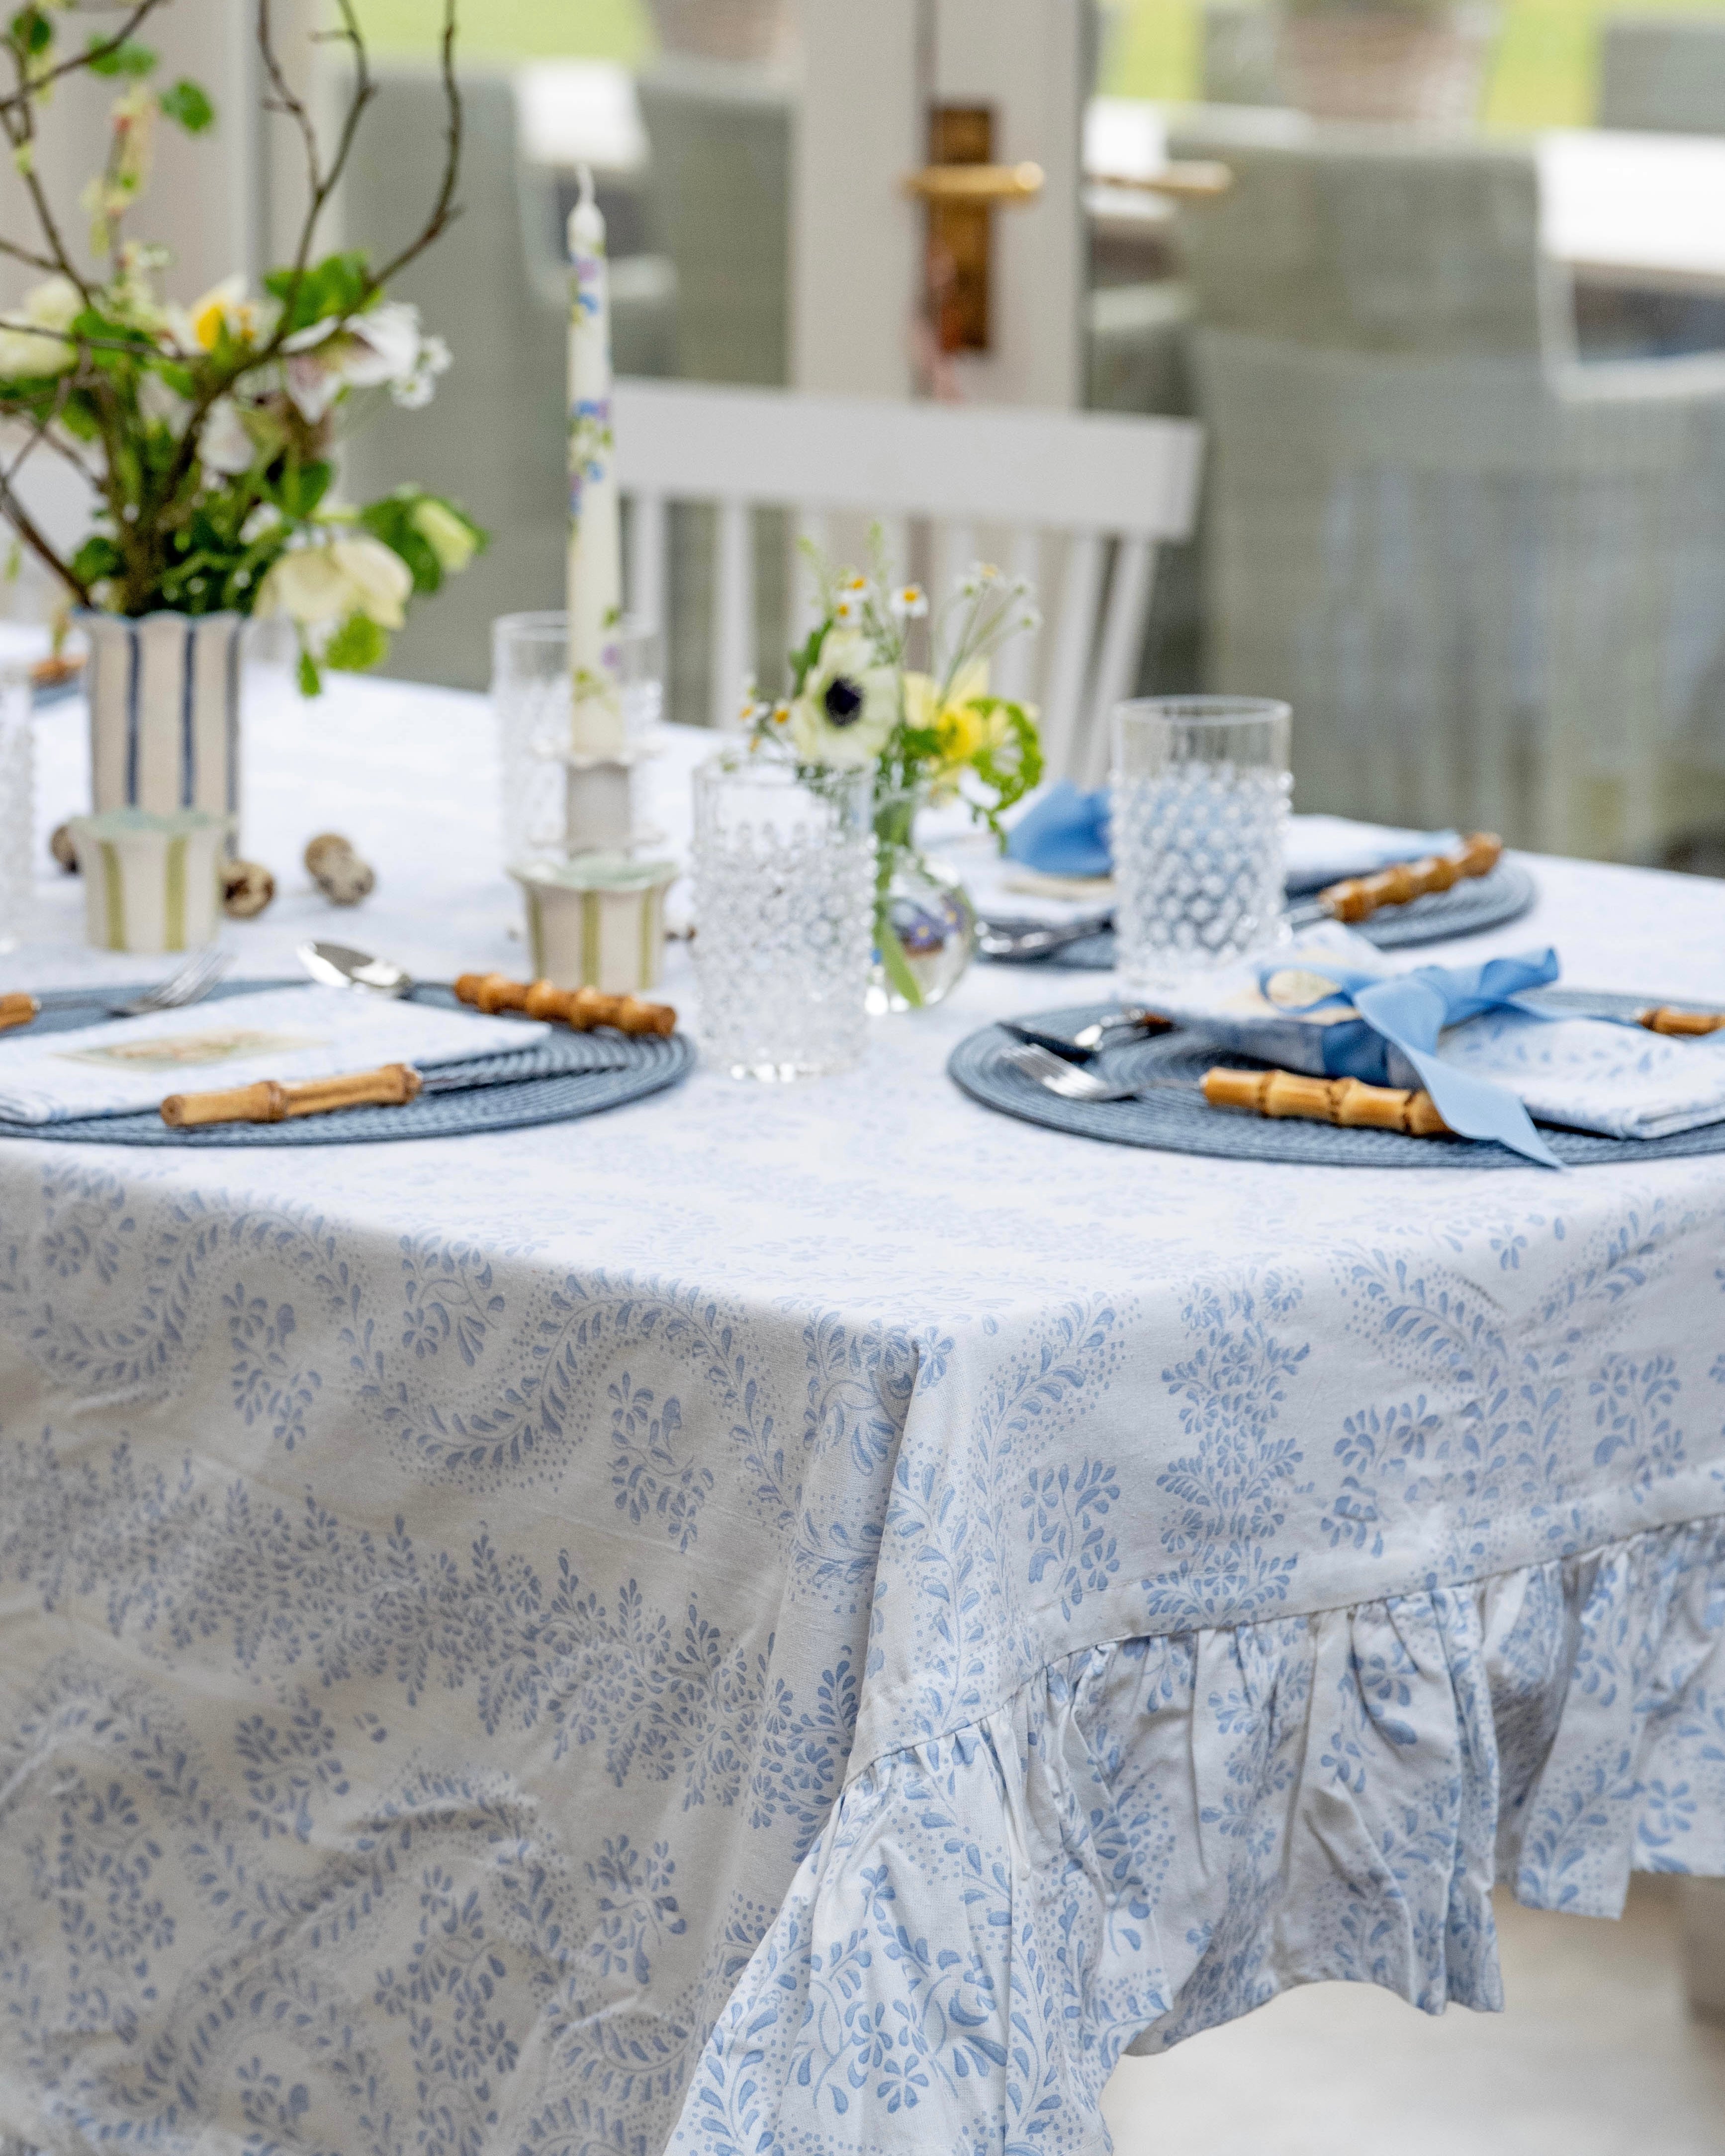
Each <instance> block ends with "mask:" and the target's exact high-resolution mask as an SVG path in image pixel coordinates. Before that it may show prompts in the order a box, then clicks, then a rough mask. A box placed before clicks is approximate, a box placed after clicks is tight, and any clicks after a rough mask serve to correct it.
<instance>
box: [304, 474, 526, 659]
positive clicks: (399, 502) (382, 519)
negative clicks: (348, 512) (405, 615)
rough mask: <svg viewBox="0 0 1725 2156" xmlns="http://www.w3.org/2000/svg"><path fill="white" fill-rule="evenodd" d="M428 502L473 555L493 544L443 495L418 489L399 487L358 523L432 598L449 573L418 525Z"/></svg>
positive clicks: (421, 593) (424, 595)
mask: <svg viewBox="0 0 1725 2156" xmlns="http://www.w3.org/2000/svg"><path fill="white" fill-rule="evenodd" d="M426 501H435V503H436V504H437V505H438V506H439V507H440V508H441V509H446V510H447V511H449V513H450V515H451V516H453V517H455V518H456V521H458V522H459V523H461V525H462V526H464V527H465V528H466V531H467V532H468V534H469V535H470V536H471V539H472V541H473V546H474V551H475V552H476V553H483V552H484V551H485V549H486V547H487V545H488V544H489V543H490V534H489V533H488V532H487V531H485V530H484V529H483V528H482V527H481V526H479V525H477V524H476V523H475V522H474V521H473V519H472V518H471V516H468V514H467V512H466V511H465V510H464V509H461V508H460V507H459V506H457V505H456V503H455V502H453V501H446V500H445V499H444V497H443V496H442V495H438V494H426V493H425V492H423V491H422V490H420V488H419V487H416V486H401V487H398V488H397V489H396V490H395V491H394V494H389V495H384V499H383V500H381V501H374V502H373V503H372V504H371V506H369V507H368V508H366V509H362V510H361V511H360V512H359V521H360V523H361V524H362V525H363V526H364V527H365V529H366V530H367V531H369V532H370V533H371V535H372V536H373V538H374V539H381V540H382V541H383V542H384V545H385V546H386V547H389V548H391V549H392V550H393V551H394V552H395V553H398V554H399V555H400V557H401V558H402V560H403V561H404V562H406V564H407V566H408V568H409V571H410V572H412V575H413V580H414V590H415V593H416V594H417V595H419V596H420V598H430V595H431V593H433V592H435V591H436V590H438V589H439V588H440V587H441V585H442V583H443V580H444V577H445V574H446V572H445V569H444V566H443V564H442V562H440V561H439V560H438V558H437V553H436V550H435V547H433V546H432V545H431V542H430V540H428V539H427V538H426V536H425V534H424V532H423V531H420V528H419V526H418V525H417V523H416V522H415V513H416V511H418V509H419V507H420V504H421V503H422V502H426ZM332 664H333V661H332Z"/></svg>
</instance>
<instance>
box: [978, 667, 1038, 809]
mask: <svg viewBox="0 0 1725 2156" xmlns="http://www.w3.org/2000/svg"><path fill="white" fill-rule="evenodd" d="M971 709H972V710H973V711H981V712H982V713H984V714H985V715H986V716H989V717H993V716H996V714H997V715H998V716H1000V717H1002V718H1003V719H1004V720H1005V721H1006V722H1007V728H1008V730H1009V736H1010V738H1009V740H1008V741H1007V743H1006V745H1005V746H1004V747H983V748H981V749H979V750H978V751H977V752H976V756H975V757H974V758H973V759H972V767H973V768H974V770H975V771H976V776H977V777H978V778H980V779H981V781H982V783H983V784H984V785H985V786H987V787H991V788H993V789H994V799H993V800H992V802H991V803H987V804H986V806H985V807H984V808H983V811H982V814H983V816H984V818H985V819H986V823H987V824H988V828H989V829H990V830H991V831H992V832H993V833H994V834H995V835H996V838H999V837H1001V835H1002V832H1001V820H1000V819H1001V812H1002V809H1005V808H1011V807H1012V803H1014V802H1015V801H1022V799H1023V798H1024V796H1025V795H1026V794H1027V793H1029V791H1030V790H1031V788H1032V787H1033V786H1034V785H1036V784H1037V783H1038V780H1039V779H1040V778H1042V775H1043V743H1042V737H1041V735H1040V734H1039V733H1038V731H1037V726H1036V721H1035V720H1034V719H1032V717H1031V716H1030V714H1029V712H1028V711H1026V710H1025V708H1024V706H1023V705H1022V704H1014V703H1011V702H1009V701H1007V698H1005V697H1004V696H979V697H978V698H977V699H976V702H975V703H974V704H973V705H972V706H971Z"/></svg>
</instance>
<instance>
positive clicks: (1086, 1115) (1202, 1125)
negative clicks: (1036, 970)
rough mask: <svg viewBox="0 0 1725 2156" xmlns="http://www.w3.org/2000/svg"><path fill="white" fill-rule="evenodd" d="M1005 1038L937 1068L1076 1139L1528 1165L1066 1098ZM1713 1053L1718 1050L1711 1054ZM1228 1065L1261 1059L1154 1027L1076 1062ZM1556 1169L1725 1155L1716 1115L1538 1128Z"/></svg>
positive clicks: (1086, 1009) (1314, 1128)
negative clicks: (1696, 1120) (1617, 1130)
mask: <svg viewBox="0 0 1725 2156" xmlns="http://www.w3.org/2000/svg"><path fill="white" fill-rule="evenodd" d="M1537 993H1538V994H1539V998H1540V1000H1541V1001H1542V1002H1547V1003H1550V1004H1554V1005H1556V1006H1558V1007H1559V1008H1563V1009H1583V1010H1599V1009H1615V1010H1619V1011H1621V1012H1623V1013H1625V1014H1631V1013H1633V1012H1635V1011H1638V1010H1640V1009H1645V1006H1646V1005H1647V1004H1649V1003H1658V1002H1662V1001H1668V1002H1671V1003H1674V1004H1677V1005H1678V1006H1679V1007H1680V1008H1681V1004H1682V1001H1683V998H1681V996H1673V997H1669V998H1661V997H1657V996H1654V997H1649V996H1620V995H1609V994H1605V993H1587V992H1583V991H1578V990H1566V989H1562V988H1548V989H1544V990H1542V991H1539V992H1537ZM1116 1009H1119V1005H1118V1004H1082V1005H1079V1006H1078V1007H1077V1008H1075V1009H1065V1010H1056V1011H1047V1012H1042V1013H1038V1014H1037V1015H1035V1016H1033V1017H1027V1018H1025V1019H1023V1021H1022V1023H1023V1024H1026V1025H1032V1026H1035V1027H1036V1028H1037V1029H1038V1031H1040V1032H1043V1033H1055V1034H1064V1035H1066V1036H1067V1037H1068V1038H1070V1036H1071V1035H1072V1034H1075V1033H1076V1032H1077V1031H1078V1030H1079V1028H1080V1027H1081V1026H1085V1025H1088V1024H1090V1022H1091V1020H1092V1019H1099V1018H1105V1017H1107V1016H1108V1015H1109V1014H1110V1012H1111V1011H1114V1010H1116ZM1010 1046H1012V1035H1011V1034H1008V1033H1007V1032H1006V1031H1005V1030H1004V1029H1002V1027H1000V1026H997V1025H987V1026H984V1027H983V1029H982V1030H981V1032H980V1033H973V1034H971V1035H970V1037H969V1038H968V1039H965V1040H961V1041H960V1043H959V1045H958V1046H957V1047H956V1048H955V1049H954V1050H953V1051H952V1055H951V1057H950V1060H949V1061H948V1063H947V1065H946V1069H947V1075H949V1076H950V1077H951V1078H952V1079H953V1080H954V1081H955V1082H956V1083H957V1084H958V1085H959V1086H960V1087H962V1089H963V1090H964V1091H965V1092H966V1093H968V1094H969V1095H970V1096H971V1099H972V1100H973V1101H981V1103H982V1105H983V1106H984V1107H986V1108H999V1109H1001V1110H1002V1111H1003V1112H1004V1113H1006V1114H1007V1115H1009V1116H1022V1118H1023V1119H1024V1121H1025V1122H1030V1123H1043V1124H1046V1125H1047V1126H1048V1128H1049V1129H1051V1130H1057V1131H1070V1132H1073V1134H1074V1136H1075V1137H1086V1138H1103V1139H1105V1140H1106V1141H1108V1142H1110V1144H1114V1145H1135V1146H1152V1147H1157V1148H1158V1149H1160V1150H1161V1151H1162V1152H1199V1153H1211V1154H1214V1155H1217V1156H1218V1157H1219V1158H1223V1159H1224V1160H1262V1161H1285V1162H1287V1163H1290V1164H1291V1165H1293V1166H1295V1167H1302V1168H1526V1167H1527V1166H1528V1165H1529V1163H1527V1161H1525V1160H1523V1159H1522V1158H1521V1157H1520V1155H1519V1154H1516V1153H1512V1152H1510V1151H1509V1150H1508V1148H1507V1147H1504V1146H1499V1145H1482V1144H1477V1143H1475V1142H1471V1141H1470V1140H1467V1139H1462V1138H1410V1137H1403V1136H1402V1134H1401V1132H1399V1131H1356V1130H1338V1129H1337V1128H1336V1126H1335V1125H1334V1124H1331V1123H1302V1122H1294V1121H1292V1120H1291V1119H1290V1120H1289V1121H1288V1122H1271V1121H1270V1120H1269V1118H1268V1117H1265V1116H1252V1115H1248V1114H1246V1113H1244V1111H1240V1110H1236V1109H1232V1108H1213V1107H1211V1106H1209V1104H1208V1102H1207V1101H1205V1100H1204V1098H1203V1096H1202V1095H1201V1094H1199V1093H1197V1092H1191V1093H1184V1092H1160V1091H1158V1092H1151V1093H1147V1094H1146V1095H1145V1096H1143V1097H1142V1098H1141V1099H1133V1100H1129V1101H1067V1100H1063V1099H1062V1098H1061V1096H1059V1095H1058V1093H1051V1092H1050V1091H1048V1087H1047V1086H1039V1085H1038V1083H1037V1082H1036V1081H1035V1080H1034V1079H1033V1078H1027V1077H1026V1076H1025V1075H1024V1074H1023V1072H1022V1071H1021V1070H1014V1069H1013V1067H1012V1065H1011V1064H1010V1063H1008V1062H1007V1061H1006V1060H1005V1059H1004V1056H1003V1055H1002V1050H1005V1049H1007V1048H1008V1047H1010ZM1716 1052H1717V1051H1716ZM1218 1062H1220V1063H1225V1064H1226V1065H1228V1068H1229V1069H1230V1070H1264V1069H1267V1068H1268V1067H1269V1066H1268V1065H1264V1064H1263V1063H1260V1062H1259V1061H1258V1060H1257V1059H1256V1058H1255V1057H1254V1056H1250V1055H1239V1054H1238V1053H1237V1052H1235V1051H1233V1050H1220V1049H1215V1048H1204V1047H1202V1046H1201V1045H1198V1044H1197V1043H1195V1042H1194V1041H1192V1039H1189V1038H1188V1037H1187V1035H1185V1034H1179V1033H1169V1034H1162V1035H1161V1037H1160V1038H1158V1039H1153V1040H1141V1041H1133V1042H1130V1043H1128V1044H1126V1045H1123V1046H1121V1047H1119V1048H1111V1049H1105V1050H1103V1051H1102V1053H1101V1054H1100V1055H1097V1056H1095V1057H1094V1058H1093V1059H1092V1060H1091V1061H1090V1062H1089V1064H1087V1065H1085V1066H1084V1067H1085V1068H1086V1069H1087V1070H1094V1072H1095V1073H1096V1075H1098V1076H1099V1077H1101V1078H1106V1079H1109V1080H1110V1081H1115V1082H1118V1083H1120V1084H1126V1083H1130V1082H1131V1081H1134V1080H1135V1079H1139V1078H1152V1077H1155V1078H1177V1079H1184V1080H1187V1081H1191V1082H1192V1083H1194V1084H1195V1083H1196V1082H1197V1081H1198V1080H1199V1079H1201V1078H1202V1076H1203V1075H1204V1073H1205V1071H1206V1070H1209V1069H1210V1068H1211V1066H1212V1065H1214V1064H1216V1063H1218ZM1542 1136H1543V1137H1544V1138H1545V1140H1546V1142H1547V1144H1548V1145H1549V1146H1550V1147H1551V1149H1552V1151H1553V1152H1554V1153H1555V1154H1556V1155H1557V1156H1558V1159H1559V1160H1561V1161H1563V1163H1564V1164H1565V1165H1566V1166H1568V1167H1573V1168H1584V1167H1592V1166H1594V1165H1596V1164H1597V1163H1600V1162H1605V1161H1610V1162H1614V1163H1625V1162H1629V1163H1640V1162H1642V1161H1650V1160H1675V1159H1683V1158H1689V1157H1691V1156H1692V1155H1694V1154H1697V1153H1709V1152H1725V1122H1718V1123H1708V1124H1706V1125H1704V1126H1703V1127H1702V1128H1701V1129H1700V1130H1695V1131H1682V1132H1679V1133H1678V1134H1677V1135H1676V1137H1667V1138H1602V1137H1594V1136H1593V1135H1591V1134H1590V1133H1588V1132H1581V1131H1554V1130H1550V1129H1544V1130H1542Z"/></svg>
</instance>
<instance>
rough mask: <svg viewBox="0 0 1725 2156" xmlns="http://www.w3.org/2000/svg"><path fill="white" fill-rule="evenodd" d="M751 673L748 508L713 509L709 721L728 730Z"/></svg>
mask: <svg viewBox="0 0 1725 2156" xmlns="http://www.w3.org/2000/svg"><path fill="white" fill-rule="evenodd" d="M753 672H754V520H753V518H752V516H750V514H749V505H748V504H747V503H746V502H743V501H721V502H720V504H719V505H718V589H717V591H716V592H715V593H714V594H713V677H712V685H711V689H712V697H713V719H712V723H713V725H714V726H734V725H735V724H736V723H737V715H738V710H739V705H740V703H741V701H742V690H743V683H744V680H746V679H747V678H748V676H749V675H750V674H752V673H753Z"/></svg>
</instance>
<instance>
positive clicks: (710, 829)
mask: <svg viewBox="0 0 1725 2156" xmlns="http://www.w3.org/2000/svg"><path fill="white" fill-rule="evenodd" d="M872 789H873V773H871V772H869V771H868V770H862V771H827V772H821V773H802V772H801V771H800V770H799V768H798V767H797V766H796V765H794V764H791V763H788V762H783V761H781V760H780V759H779V758H776V757H770V756H761V755H758V754H756V755H751V754H750V753H749V751H748V750H746V749H740V748H737V749H727V750H723V751H722V752H720V753H719V754H718V756H716V757H712V758H710V759H709V761H708V762H706V763H703V765H702V766H701V767H700V768H699V770H698V771H697V772H696V773H695V844H694V857H693V870H694V901H695V940H694V960H695V973H696V978H697V980H698V983H699V986H700V1002H701V1011H700V1024H699V1028H698V1035H699V1039H700V1043H701V1048H702V1052H703V1054H704V1055H706V1056H707V1057H708V1059H709V1060H711V1061H713V1062H714V1063H717V1064H718V1065H719V1066H720V1067H721V1069H723V1070H729V1072H730V1074H731V1075H732V1076H733V1077H734V1078H769V1079H771V1078H779V1079H788V1078H809V1077H816V1076H820V1075H825V1074H828V1073H831V1072H834V1071H840V1070H851V1069H852V1067H853V1066H854V1065H856V1064H857V1063H858V1062H860V1061H861V1060H862V1051H863V1050H864V1048H865V1047H866V1046H867V1045H868V1010H867V996H868V968H869V961H870V952H871V940H872V939H871V935H870V929H871V924H872V921H873V900H874V847H873V833H872V829H871V824H870V819H869V806H870V800H871V796H872Z"/></svg>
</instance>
